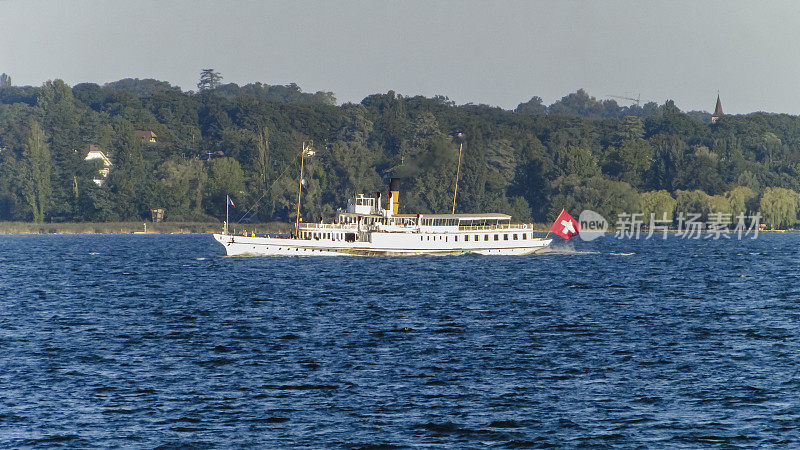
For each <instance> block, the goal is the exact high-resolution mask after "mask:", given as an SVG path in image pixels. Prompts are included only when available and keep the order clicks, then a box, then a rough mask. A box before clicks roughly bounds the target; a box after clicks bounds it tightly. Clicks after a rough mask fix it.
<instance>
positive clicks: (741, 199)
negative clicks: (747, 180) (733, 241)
mask: <svg viewBox="0 0 800 450" xmlns="http://www.w3.org/2000/svg"><path fill="white" fill-rule="evenodd" d="M725 198H726V199H727V200H728V205H729V207H730V212H731V215H732V216H733V217H734V218H736V217H737V216H738V215H739V214H745V215H747V214H748V213H749V212H751V211H752V212H755V211H756V209H757V204H754V201H756V200H758V196H757V195H756V193H755V192H753V190H752V189H750V188H749V187H746V186H736V187H735V188H733V189H731V190H730V191H728V192H726V193H725Z"/></svg>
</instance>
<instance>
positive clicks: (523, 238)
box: [522, 233, 528, 241]
mask: <svg viewBox="0 0 800 450" xmlns="http://www.w3.org/2000/svg"><path fill="white" fill-rule="evenodd" d="M527 236H528V235H527V234H525V233H522V240H523V241H524V240H525V239H528V237H527Z"/></svg>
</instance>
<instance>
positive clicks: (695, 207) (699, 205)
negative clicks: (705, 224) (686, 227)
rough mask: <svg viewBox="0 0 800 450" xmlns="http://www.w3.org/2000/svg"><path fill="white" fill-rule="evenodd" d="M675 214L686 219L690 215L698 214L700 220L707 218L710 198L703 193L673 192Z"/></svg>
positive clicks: (697, 191)
mask: <svg viewBox="0 0 800 450" xmlns="http://www.w3.org/2000/svg"><path fill="white" fill-rule="evenodd" d="M675 202H676V204H675V213H676V214H677V215H678V216H680V215H681V214H683V216H684V217H686V218H688V217H689V216H690V215H692V214H700V217H701V218H702V220H706V218H708V213H709V212H713V211H711V206H712V205H711V197H710V196H709V195H708V194H706V193H705V192H703V191H700V190H694V191H682V190H678V191H676V192H675Z"/></svg>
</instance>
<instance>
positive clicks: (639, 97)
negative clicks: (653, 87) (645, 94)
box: [606, 94, 642, 106]
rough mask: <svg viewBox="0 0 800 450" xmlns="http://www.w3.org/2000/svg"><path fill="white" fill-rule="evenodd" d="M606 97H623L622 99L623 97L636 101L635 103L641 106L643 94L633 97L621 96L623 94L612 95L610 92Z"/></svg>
mask: <svg viewBox="0 0 800 450" xmlns="http://www.w3.org/2000/svg"><path fill="white" fill-rule="evenodd" d="M606 97H611V98H621V99H623V100H630V101H632V102H635V103H636V106H639V103H640V101H641V98H642V94H639V96H638V97H636V98H633V97H623V96H621V95H611V94H608V95H606Z"/></svg>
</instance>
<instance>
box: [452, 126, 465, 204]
mask: <svg viewBox="0 0 800 450" xmlns="http://www.w3.org/2000/svg"><path fill="white" fill-rule="evenodd" d="M458 137H459V138H460V139H461V142H460V143H459V144H458V165H457V166H456V188H455V190H454V191H453V212H452V214H455V213H456V196H458V176H459V175H460V174H461V150H462V149H463V148H464V133H458Z"/></svg>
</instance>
